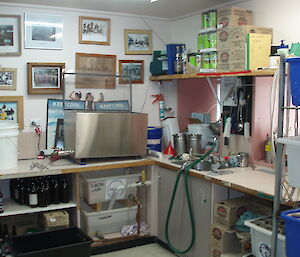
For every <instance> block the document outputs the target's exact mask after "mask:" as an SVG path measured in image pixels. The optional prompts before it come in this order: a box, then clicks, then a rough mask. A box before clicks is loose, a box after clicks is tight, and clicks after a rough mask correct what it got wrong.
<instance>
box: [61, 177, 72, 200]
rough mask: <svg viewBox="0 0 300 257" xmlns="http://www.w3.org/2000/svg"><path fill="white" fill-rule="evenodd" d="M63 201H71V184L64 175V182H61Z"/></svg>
mask: <svg viewBox="0 0 300 257" xmlns="http://www.w3.org/2000/svg"><path fill="white" fill-rule="evenodd" d="M61 201H62V202H63V203H68V202H69V201H70V199H69V186H68V182H67V178H66V177H63V179H62V183H61Z"/></svg>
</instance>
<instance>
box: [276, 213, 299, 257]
mask: <svg viewBox="0 0 300 257" xmlns="http://www.w3.org/2000/svg"><path fill="white" fill-rule="evenodd" d="M296 212H300V208H298V209H293V210H288V211H284V212H282V213H281V215H280V216H281V218H282V219H283V220H284V222H285V234H286V255H287V256H288V257H298V256H299V255H300V245H299V241H298V240H299V233H300V220H299V218H297V217H292V216H289V214H291V213H296Z"/></svg>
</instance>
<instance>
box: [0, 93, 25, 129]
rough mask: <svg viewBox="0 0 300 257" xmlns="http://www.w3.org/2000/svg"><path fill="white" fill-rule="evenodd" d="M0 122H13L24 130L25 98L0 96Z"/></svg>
mask: <svg viewBox="0 0 300 257" xmlns="http://www.w3.org/2000/svg"><path fill="white" fill-rule="evenodd" d="M0 120H12V121H15V122H16V123H18V124H19V129H23V128H24V111H23V96H0Z"/></svg>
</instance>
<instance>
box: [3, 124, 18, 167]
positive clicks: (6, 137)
mask: <svg viewBox="0 0 300 257" xmlns="http://www.w3.org/2000/svg"><path fill="white" fill-rule="evenodd" d="M18 135H19V130H18V124H17V123H16V122H14V121H7V120H1V121H0V170H6V169H14V168H16V167H17V163H18Z"/></svg>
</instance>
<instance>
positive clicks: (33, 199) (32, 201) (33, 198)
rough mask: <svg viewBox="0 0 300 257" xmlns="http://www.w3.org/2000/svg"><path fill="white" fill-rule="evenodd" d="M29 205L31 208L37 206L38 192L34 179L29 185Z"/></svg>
mask: <svg viewBox="0 0 300 257" xmlns="http://www.w3.org/2000/svg"><path fill="white" fill-rule="evenodd" d="M29 206H30V207H31V208H35V207H38V192H37V189H36V184H35V181H32V183H31V185H30V191H29Z"/></svg>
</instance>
